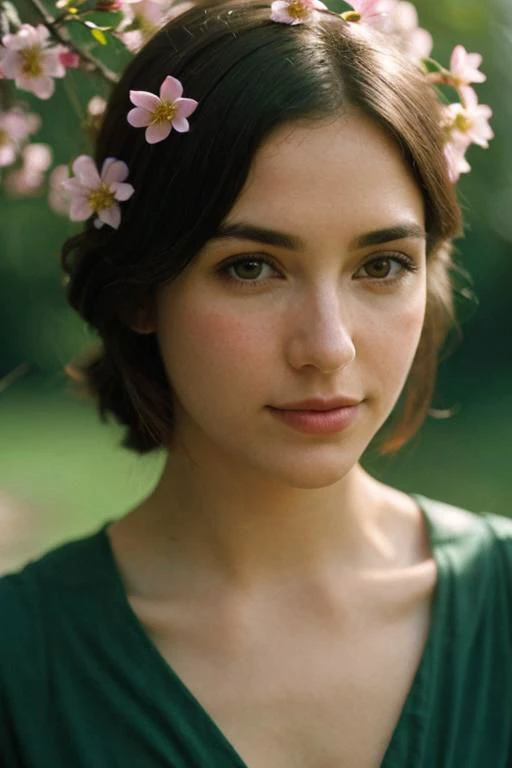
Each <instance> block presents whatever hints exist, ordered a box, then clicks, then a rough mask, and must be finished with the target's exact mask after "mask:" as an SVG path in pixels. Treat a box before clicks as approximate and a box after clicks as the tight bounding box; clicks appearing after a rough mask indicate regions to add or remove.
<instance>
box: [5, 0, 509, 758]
mask: <svg viewBox="0 0 512 768" xmlns="http://www.w3.org/2000/svg"><path fill="white" fill-rule="evenodd" d="M96 162H97V166H94V165H93V163H92V161H91V160H90V159H89V158H86V157H81V158H79V160H78V161H76V163H75V164H74V166H73V167H74V174H75V175H74V178H73V179H72V180H70V182H69V183H68V190H69V191H70V193H71V194H72V195H73V206H72V209H71V211H72V215H73V216H74V217H75V218H77V219H79V218H82V219H83V218H88V225H87V227H86V229H85V231H84V233H83V234H81V235H79V236H77V237H76V238H74V239H73V240H72V241H70V242H69V243H68V244H67V246H66V247H65V249H64V265H65V269H66V271H67V273H68V275H69V284H68V291H69V294H68V295H69V299H70V302H71V304H72V305H73V306H74V307H75V308H76V309H77V310H78V311H79V312H80V314H81V315H82V317H83V318H85V320H86V321H87V322H88V323H89V324H90V325H91V326H93V327H94V328H96V329H97V331H98V333H99V336H100V338H101V340H102V342H103V347H102V350H101V351H99V353H98V354H97V355H96V357H95V358H94V359H91V360H89V361H88V363H87V364H84V366H83V375H84V377H85V379H86V381H87V383H88V386H89V388H90V389H91V390H92V391H93V392H94V393H95V394H96V396H97V398H98V403H99V407H100V410H101V412H102V414H103V415H106V414H108V413H111V414H114V415H115V416H116V418H117V419H118V420H119V421H120V422H121V423H122V424H124V425H125V426H126V428H127V437H126V441H125V444H126V446H128V447H129V448H131V449H133V450H135V451H138V452H141V453H142V452H146V451H150V450H153V449H158V448H163V449H164V450H165V451H166V453H167V461H166V464H165V468H164V470H163V473H162V476H161V478H160V480H159V482H158V484H157V485H156V487H155V489H154V490H153V492H152V493H151V494H150V495H149V496H148V497H147V498H146V499H145V500H144V501H143V502H142V503H141V504H139V505H138V506H137V507H136V508H135V509H133V510H131V511H130V512H128V513H127V514H126V515H125V516H124V517H123V518H122V519H121V520H119V521H116V522H113V523H110V524H107V525H106V526H104V527H103V528H102V529H101V530H100V531H98V532H97V533H95V534H94V535H92V536H89V537H87V538H85V539H81V540H79V541H76V542H72V543H70V544H66V545H64V546H63V547H60V548H58V549H56V550H54V551H53V552H51V553H50V554H49V555H47V556H46V557H44V558H42V559H41V560H39V561H37V562H36V563H33V564H31V565H29V566H27V567H26V568H25V569H24V570H23V571H21V572H20V573H18V574H14V575H11V576H8V577H5V578H4V579H3V580H2V581H1V582H0V585H1V587H0V589H1V598H0V599H1V601H2V602H1V605H2V613H3V616H4V617H6V619H4V632H3V633H2V634H3V638H2V641H1V644H2V645H1V648H2V658H3V661H2V664H1V665H0V679H1V681H2V685H1V695H2V700H1V702H2V709H3V714H2V719H1V722H2V727H3V735H2V738H1V739H0V744H1V745H2V749H1V754H2V760H3V762H2V765H5V766H7V768H11V766H30V767H31V768H39V767H40V766H45V767H46V766H51V767H52V768H61V766H62V768H64V767H65V768H68V767H69V766H74V767H75V766H77V767H79V766H94V767H96V766H98V767H99V766H109V767H110V766H118V765H119V766H121V765H122V766H127V765H133V766H144V767H146V766H147V767H148V768H152V767H153V766H164V765H165V766H179V767H180V768H181V767H183V768H184V767H185V766H187V767H189V766H190V767H192V766H233V768H235V766H238V768H241V766H248V767H249V768H292V767H293V768H327V767H331V766H336V767H338V766H350V768H369V767H370V766H371V767H374V766H380V765H382V766H384V767H385V768H398V767H400V768H401V767H402V766H403V767H404V768H419V767H420V766H421V767H425V768H427V766H428V767H429V768H431V767H432V766H436V767H437V766H446V767H449V768H455V767H457V768H459V766H464V768H468V767H470V766H475V768H476V766H478V767H479V768H481V766H484V765H486V766H487V765H489V766H491V765H492V766H493V768H506V766H508V765H510V761H511V760H512V746H511V745H512V723H511V718H510V711H511V710H510V706H511V704H512V681H511V673H510V669H511V651H512V646H511V642H512V637H511V634H512V609H511V605H510V576H511V572H512V524H511V523H510V522H509V521H508V520H506V519H504V518H499V517H496V516H492V515H487V516H485V517H483V518H479V517H477V516H476V515H473V514H471V513H469V512H466V511H463V510H458V509H455V508H453V507H449V506H448V505H445V504H442V503H440V502H433V501H430V500H428V499H425V498H423V497H411V496H408V495H407V494H404V493H402V492H400V491H398V490H396V489H394V488H391V487H389V486H386V485H383V484H381V483H379V482H377V481H376V480H375V479H374V478H372V477H370V476H369V475H368V474H367V473H366V472H365V471H364V470H363V469H362V467H361V465H360V463H359V462H360V458H361V455H362V454H363V452H364V450H365V449H366V447H367V446H368V444H369V443H370V441H371V440H372V439H373V438H374V437H375V435H376V434H377V433H378V432H380V430H381V427H383V425H384V424H385V422H386V421H387V420H388V417H389V416H390V414H392V412H394V410H395V405H396V403H397V401H398V399H399V397H400V395H401V393H402V391H403V390H404V387H405V390H404V396H403V402H402V404H401V416H400V417H399V419H398V422H397V423H396V424H395V426H394V427H393V431H392V433H391V434H390V435H389V434H388V436H387V440H386V443H385V447H384V448H385V450H396V449H397V448H398V447H399V446H400V445H402V444H403V443H404V442H405V441H406V440H407V439H408V438H409V437H410V436H411V435H412V434H413V433H414V432H415V431H416V429H417V428H418V427H419V425H420V423H421V421H422V420H423V418H424V416H425V413H426V411H427V409H428V406H429V401H430V396H431V393H432V389H433V381H434V376H435V367H436V357H437V353H438V351H439V348H440V346H441V344H442V342H443V339H444V337H445V335H446V332H447V330H448V327H449V324H450V321H451V317H452V301H451V290H450V280H449V271H450V264H451V263H450V247H451V240H452V238H453V237H454V236H456V235H457V234H458V233H459V231H460V213H459V208H458V206H457V202H456V195H455V192H454V188H453V185H452V184H451V183H450V180H449V177H448V171H447V167H446V161H445V155H444V153H443V135H442V132H441V129H440V127H439V105H438V103H437V100H436V97H435V95H434V92H433V91H432V88H431V86H430V85H428V84H427V83H426V81H425V78H424V77H423V76H422V75H421V73H420V72H419V71H418V69H417V68H416V67H415V66H413V65H412V64H409V63H408V62H407V61H406V60H405V59H403V58H402V57H401V56H400V55H399V54H398V53H396V52H395V51H393V50H392V49H390V48H388V47H387V45H386V44H385V42H384V41H382V40H381V39H380V38H379V36H378V35H377V34H376V33H374V32H371V31H365V29H364V28H363V27H359V26H358V25H357V24H350V23H348V22H347V21H345V20H342V19H340V18H339V17H338V16H336V15H335V14H331V13H329V12H328V11H326V10H322V9H319V10H317V11H315V12H314V14H312V17H311V18H310V19H308V21H307V23H304V24H300V25H299V24H297V25H292V24H282V23H279V21H278V20H277V21H275V20H273V19H272V18H271V15H270V8H269V7H268V6H259V5H258V6H255V5H241V4H226V3H224V2H221V3H218V4H215V5H211V4H210V5H208V6H207V7H205V6H203V7H198V8H196V9H192V10H190V11H188V12H187V13H185V14H184V15H183V16H181V17H179V18H178V19H175V20H173V21H171V22H170V23H169V24H168V25H167V26H166V27H165V28H164V29H163V30H162V31H161V32H160V33H159V34H157V35H156V37H154V38H153V39H152V40H151V41H150V42H149V44H148V45H147V46H146V47H145V48H144V49H143V50H142V51H141V52H140V54H139V55H138V56H137V57H136V58H135V60H134V61H133V62H132V63H131V64H130V66H129V67H128V69H127V71H126V73H125V75H124V76H123V78H122V80H121V82H120V84H119V85H118V86H117V87H116V89H115V91H114V93H113V95H112V98H111V100H110V104H109V107H108V110H107V114H106V117H105V120H104V123H103V126H102V129H101V132H100V136H99V139H98V144H97V154H96ZM96 167H97V169H98V170H96ZM100 171H101V177H100V176H99V175H98V174H99V172H100Z"/></svg>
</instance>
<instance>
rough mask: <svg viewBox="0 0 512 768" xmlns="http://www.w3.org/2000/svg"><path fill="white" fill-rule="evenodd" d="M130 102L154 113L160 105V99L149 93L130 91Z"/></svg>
mask: <svg viewBox="0 0 512 768" xmlns="http://www.w3.org/2000/svg"><path fill="white" fill-rule="evenodd" d="M130 101H131V102H132V104H135V106H136V107H142V108H143V109H147V110H148V111H149V112H154V111H155V109H156V108H157V107H158V105H159V104H160V99H159V98H158V96H155V94H154V93H149V91H130Z"/></svg>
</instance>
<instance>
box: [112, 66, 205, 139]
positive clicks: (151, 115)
mask: <svg viewBox="0 0 512 768" xmlns="http://www.w3.org/2000/svg"><path fill="white" fill-rule="evenodd" d="M182 93H183V86H182V84H181V83H180V81H179V80H177V79H176V78H175V77H171V76H170V75H167V77H166V78H165V79H164V81H163V83H162V85H161V86H160V98H159V97H158V96H155V94H154V93H149V91H130V100H131V102H132V104H135V105H136V106H135V109H130V111H129V112H128V115H127V120H128V122H129V123H130V125H133V127H134V128H146V141H147V142H148V144H157V143H158V142H159V141H163V140H164V139H166V138H167V137H168V136H169V134H170V132H171V130H172V129H173V128H174V129H175V130H176V131H178V133H186V132H187V131H188V130H190V126H189V123H188V120H187V117H189V116H190V115H191V114H192V113H193V112H194V111H195V109H196V107H197V104H198V102H197V101H196V100H195V99H182V98H181V94H182Z"/></svg>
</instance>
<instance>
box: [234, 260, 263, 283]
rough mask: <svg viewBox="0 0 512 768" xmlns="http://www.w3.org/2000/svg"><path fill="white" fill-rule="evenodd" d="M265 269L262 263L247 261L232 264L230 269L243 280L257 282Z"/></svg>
mask: <svg viewBox="0 0 512 768" xmlns="http://www.w3.org/2000/svg"><path fill="white" fill-rule="evenodd" d="M263 267H264V264H263V263H262V262H261V261H257V260H256V259H254V260H250V259H246V261H239V262H237V263H235V264H231V266H230V269H232V270H233V272H234V273H235V275H236V276H237V277H238V278H239V279H241V280H255V279H256V278H258V277H260V275H261V271H262V269H263Z"/></svg>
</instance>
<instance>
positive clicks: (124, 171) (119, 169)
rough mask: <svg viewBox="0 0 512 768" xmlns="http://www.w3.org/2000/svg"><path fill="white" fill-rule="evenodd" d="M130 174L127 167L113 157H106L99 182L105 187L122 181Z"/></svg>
mask: <svg viewBox="0 0 512 768" xmlns="http://www.w3.org/2000/svg"><path fill="white" fill-rule="evenodd" d="M129 173H130V171H129V169H128V166H127V165H126V163H124V162H123V161H122V160H116V158H115V157H107V159H106V160H105V161H104V162H103V166H102V169H101V180H102V182H103V183H104V184H106V185H107V186H110V184H112V183H113V182H119V181H124V180H125V179H126V178H127V176H128V174H129Z"/></svg>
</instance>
